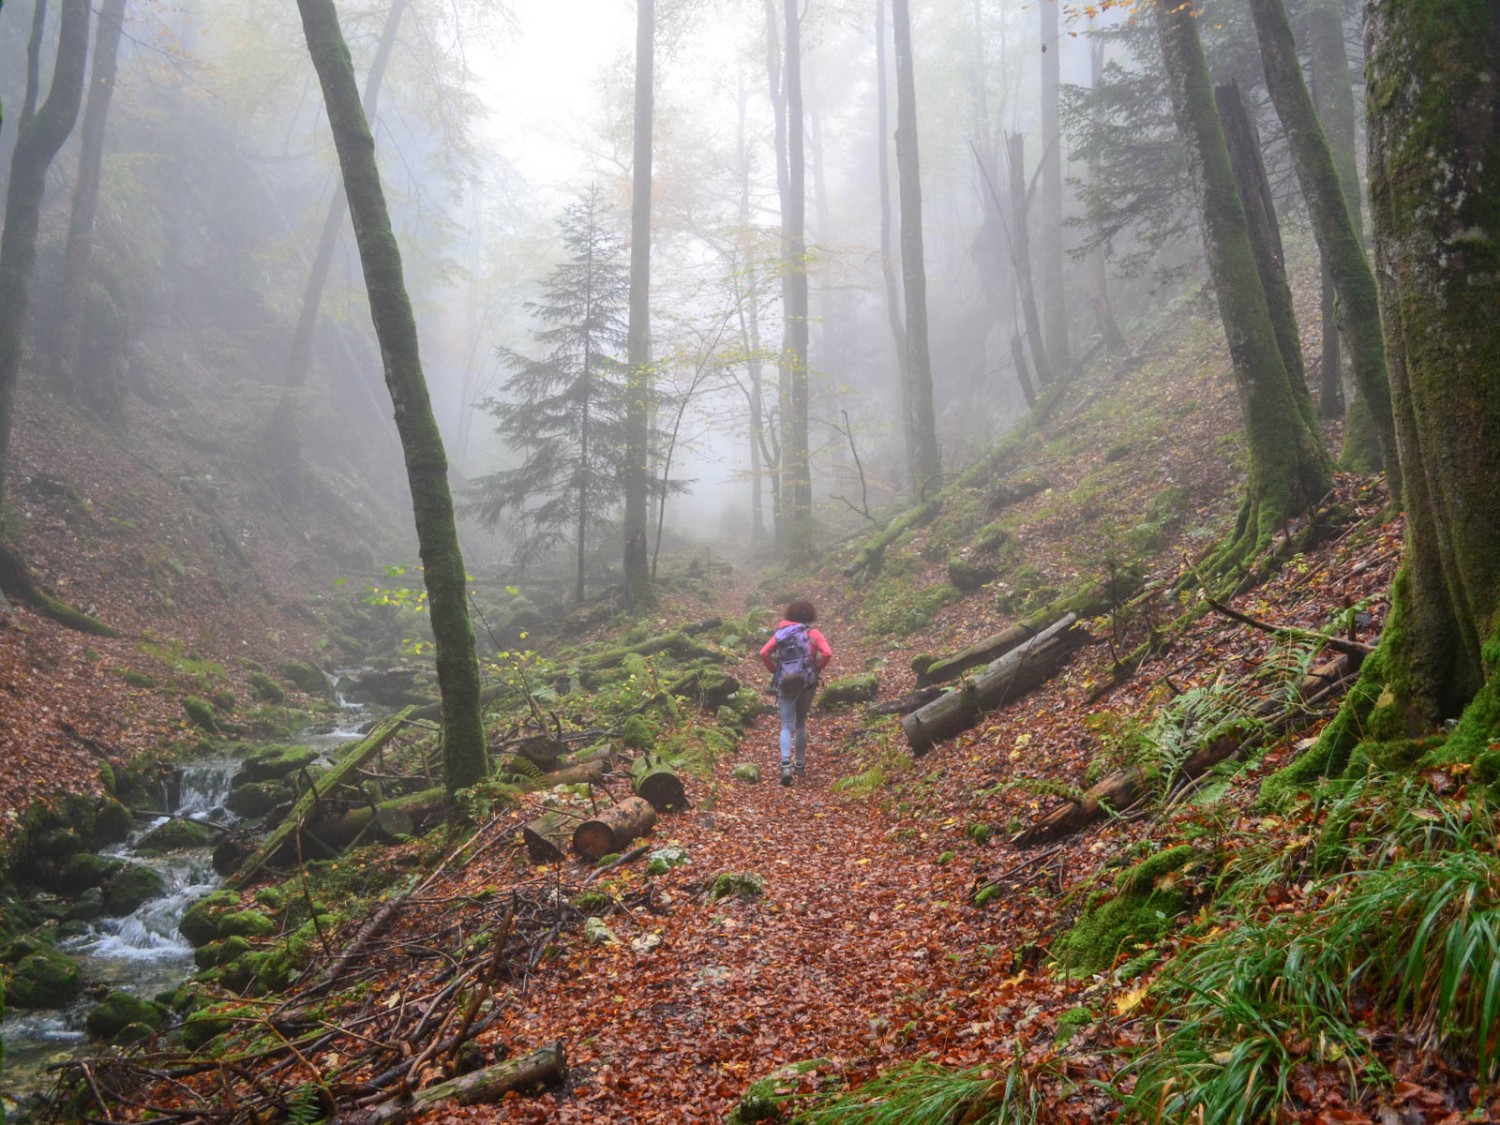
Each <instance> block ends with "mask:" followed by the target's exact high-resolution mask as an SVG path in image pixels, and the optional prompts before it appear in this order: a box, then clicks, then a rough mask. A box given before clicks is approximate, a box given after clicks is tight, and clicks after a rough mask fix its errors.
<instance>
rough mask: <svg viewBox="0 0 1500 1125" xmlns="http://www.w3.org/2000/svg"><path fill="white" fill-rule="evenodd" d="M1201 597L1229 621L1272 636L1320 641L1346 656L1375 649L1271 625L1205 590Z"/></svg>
mask: <svg viewBox="0 0 1500 1125" xmlns="http://www.w3.org/2000/svg"><path fill="white" fill-rule="evenodd" d="M1203 599H1204V601H1206V602H1207V603H1208V608H1209V609H1211V610H1213V611H1214V612H1215V613H1218V614H1221V615H1222V616H1224V617H1227V618H1229V619H1230V620H1231V621H1238V622H1239V623H1240V624H1241V625H1248V626H1249V627H1250V628H1252V629H1259V630H1260V631H1261V632H1262V633H1270V634H1271V635H1272V636H1278V635H1280V636H1292V637H1301V638H1303V639H1305V640H1310V641H1320V642H1322V643H1323V644H1325V645H1327V646H1328V647H1329V648H1331V649H1334V650H1335V651H1337V652H1342V653H1344V654H1345V655H1346V656H1355V657H1359V658H1361V659H1363V658H1364V657H1366V656H1369V655H1370V653H1372V652H1374V651H1375V646H1374V645H1367V644H1365V643H1364V642H1363V641H1350V640H1345V639H1344V638H1343V637H1337V636H1330V635H1328V634H1326V633H1319V632H1318V631H1317V630H1316V629H1301V628H1298V627H1297V626H1295V625H1272V624H1270V623H1269V622H1266V621H1259V620H1257V619H1256V618H1254V617H1251V616H1249V615H1248V614H1244V613H1241V612H1240V611H1239V610H1237V609H1230V608H1229V607H1228V606H1227V605H1224V604H1223V603H1222V602H1218V601H1215V600H1214V599H1213V598H1212V597H1210V596H1209V595H1208V594H1207V593H1206V592H1205V593H1204V595H1203Z"/></svg>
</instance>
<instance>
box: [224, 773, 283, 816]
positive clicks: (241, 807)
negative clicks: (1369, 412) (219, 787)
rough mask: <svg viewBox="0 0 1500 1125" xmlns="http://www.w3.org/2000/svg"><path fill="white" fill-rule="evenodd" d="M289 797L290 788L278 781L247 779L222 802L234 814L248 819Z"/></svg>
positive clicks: (262, 814)
mask: <svg viewBox="0 0 1500 1125" xmlns="http://www.w3.org/2000/svg"><path fill="white" fill-rule="evenodd" d="M290 799H291V790H290V789H288V788H287V787H286V786H285V785H283V784H281V783H280V782H278V781H247V782H245V784H243V785H236V786H235V787H234V789H233V790H231V791H230V794H229V798H228V799H227V800H226V801H225V802H224V804H225V806H226V807H227V808H228V809H229V811H230V812H232V813H234V815H235V816H238V817H242V818H244V819H246V820H250V819H253V818H255V817H260V816H265V815H266V813H268V812H270V811H271V810H272V809H274V808H275V807H276V806H277V805H279V804H281V803H282V802H284V801H288V800H290Z"/></svg>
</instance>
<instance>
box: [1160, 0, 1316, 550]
mask: <svg viewBox="0 0 1500 1125" xmlns="http://www.w3.org/2000/svg"><path fill="white" fill-rule="evenodd" d="M1155 21H1156V29H1157V36H1158V40H1159V42H1160V44H1161V54H1162V62H1163V64H1164V66H1165V69H1166V75H1167V82H1168V87H1169V90H1170V94H1171V99H1172V107H1173V111H1174V113H1175V116H1176V119H1177V128H1178V132H1179V133H1180V134H1181V137H1182V143H1183V147H1184V148H1185V149H1186V151H1187V160H1188V168H1189V170H1190V172H1191V174H1192V180H1193V188H1194V192H1195V194H1196V196H1197V200H1198V211H1199V217H1200V220H1201V224H1202V229H1203V245H1204V251H1205V255H1206V257H1207V259H1208V272H1209V276H1210V278H1211V279H1212V282H1213V287H1214V294H1215V296H1216V297H1217V299H1218V305H1219V316H1220V319H1222V321H1223V322H1224V334H1225V336H1226V338H1227V340H1228V344H1229V356H1230V362H1231V364H1232V366H1233V368H1234V378H1235V385H1236V387H1237V388H1238V390H1239V398H1240V408H1241V410H1242V412H1243V413H1244V418H1245V446H1246V459H1247V469H1248V476H1249V480H1248V482H1247V484H1246V494H1245V499H1244V502H1243V504H1242V505H1241V507H1240V513H1239V518H1238V520H1237V523H1236V526H1235V529H1234V533H1233V535H1232V536H1231V537H1230V539H1229V540H1228V541H1227V542H1226V543H1225V544H1224V545H1223V546H1222V547H1221V549H1220V550H1219V552H1218V553H1217V554H1216V556H1215V558H1214V559H1213V560H1212V562H1211V564H1210V568H1211V569H1214V570H1220V571H1224V572H1230V571H1233V570H1234V569H1236V568H1238V567H1241V566H1244V565H1247V564H1248V563H1249V561H1250V560H1251V559H1252V558H1254V556H1255V555H1256V554H1258V553H1259V552H1260V551H1261V549H1262V548H1264V547H1265V545H1266V544H1268V543H1269V542H1270V541H1271V537H1272V536H1273V535H1274V534H1275V533H1276V532H1277V531H1279V530H1280V529H1281V528H1282V527H1283V526H1284V524H1285V523H1286V521H1287V519H1288V518H1290V517H1291V516H1294V515H1297V514H1299V513H1300V512H1302V511H1305V510H1306V509H1307V507H1308V506H1309V505H1311V504H1312V503H1314V502H1316V501H1317V500H1318V499H1320V498H1321V497H1322V496H1323V495H1324V494H1325V493H1326V492H1327V491H1328V488H1329V485H1330V484H1331V483H1332V465H1331V464H1330V462H1329V459H1328V454H1327V453H1326V451H1325V450H1324V448H1323V441H1322V437H1321V435H1320V434H1319V431H1318V429H1317V425H1316V421H1315V419H1314V418H1313V417H1312V411H1311V404H1310V402H1309V400H1308V399H1307V396H1306V395H1305V394H1304V395H1302V396H1301V397H1300V398H1299V396H1298V395H1297V393H1296V392H1295V390H1294V388H1293V387H1292V382H1291V379H1290V377H1289V375H1288V373H1287V369H1286V364H1285V363H1284V362H1283V361H1282V357H1281V352H1280V350H1279V348H1278V345H1277V340H1276V332H1275V329H1274V328H1273V326H1272V323H1271V314H1270V311H1269V307H1268V305H1267V302H1266V294H1265V290H1264V289H1263V288H1262V286H1261V282H1260V278H1259V275H1258V273H1257V271H1256V265H1255V254H1254V251H1253V250H1252V249H1251V244H1250V234H1249V227H1248V223H1247V221H1246V218H1245V208H1244V205H1243V204H1242V203H1241V201H1240V195H1239V191H1238V188H1237V186H1236V184H1235V178H1234V172H1233V170H1232V168H1231V165H1230V160H1229V150H1228V146H1227V145H1226V143H1225V140H1224V129H1223V127H1222V125H1221V124H1220V121H1219V114H1218V111H1217V109H1216V107H1215V104H1214V95H1213V89H1212V86H1211V84H1210V81H1209V76H1208V66H1207V64H1206V63H1205V62H1204V58H1203V48H1202V46H1201V44H1200V42H1199V39H1198V27H1197V22H1198V21H1197V17H1196V16H1195V15H1194V13H1193V10H1192V8H1191V6H1188V5H1181V4H1171V3H1165V2H1164V3H1158V4H1157V5H1156V7H1155Z"/></svg>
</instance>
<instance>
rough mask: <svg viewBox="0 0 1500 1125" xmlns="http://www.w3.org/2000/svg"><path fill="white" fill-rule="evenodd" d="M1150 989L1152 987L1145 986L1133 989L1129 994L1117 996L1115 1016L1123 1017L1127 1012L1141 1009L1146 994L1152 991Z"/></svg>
mask: <svg viewBox="0 0 1500 1125" xmlns="http://www.w3.org/2000/svg"><path fill="white" fill-rule="evenodd" d="M1150 988H1151V986H1150V985H1146V984H1143V985H1141V986H1140V987H1139V988H1132V989H1131V990H1130V991H1129V992H1125V993H1122V994H1120V995H1119V996H1116V997H1115V1015H1117V1016H1123V1015H1124V1014H1125V1013H1126V1012H1129V1011H1133V1010H1134V1009H1136V1008H1138V1007H1140V1003H1141V1001H1142V1000H1144V999H1145V998H1146V993H1147V992H1148V991H1150Z"/></svg>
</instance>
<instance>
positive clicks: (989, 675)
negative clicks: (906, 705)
mask: <svg viewBox="0 0 1500 1125" xmlns="http://www.w3.org/2000/svg"><path fill="white" fill-rule="evenodd" d="M1077 620H1078V615H1077V614H1074V613H1070V614H1067V615H1066V616H1064V617H1063V618H1062V619H1061V620H1059V621H1057V622H1055V623H1054V624H1052V625H1051V626H1049V627H1048V628H1047V629H1044V630H1043V631H1042V632H1040V633H1038V634H1037V635H1036V636H1035V637H1033V638H1031V640H1029V641H1027V642H1026V643H1025V644H1023V645H1021V646H1020V647H1019V648H1016V649H1013V650H1011V651H1010V652H1009V653H1007V654H1006V655H1004V656H1002V657H1001V658H1000V659H999V660H996V661H994V662H993V663H992V664H990V665H989V666H988V667H987V668H986V669H985V670H984V671H983V672H982V673H980V674H979V675H978V676H976V677H975V678H974V679H973V680H970V681H967V682H965V683H964V684H963V685H961V686H960V687H959V688H958V690H956V691H950V692H948V693H946V694H945V695H941V696H939V697H938V698H937V699H935V700H933V701H932V702H931V703H929V704H927V705H926V706H925V707H922V708H920V709H919V710H916V711H913V712H912V713H911V714H909V715H907V716H906V717H905V718H903V719H902V720H901V730H902V732H903V733H904V734H905V735H906V741H907V744H908V745H909V746H910V747H911V751H912V753H913V754H918V755H921V754H925V753H926V752H927V751H928V750H929V749H931V747H932V745H933V743H935V742H942V741H943V740H944V739H948V738H952V737H953V736H954V735H956V734H959V733H960V732H962V731H966V730H968V729H969V728H970V727H972V726H974V725H975V724H976V723H978V722H979V720H980V718H981V717H982V716H983V714H984V712H985V711H988V710H993V709H994V708H996V707H1003V706H1005V705H1006V704H1009V703H1014V702H1015V701H1016V700H1017V699H1019V698H1021V696H1023V695H1025V694H1026V693H1027V692H1029V691H1031V690H1032V689H1033V688H1035V687H1038V686H1040V685H1041V684H1044V683H1046V682H1047V681H1048V680H1049V679H1051V678H1052V677H1053V676H1054V675H1055V674H1056V673H1057V672H1058V671H1060V670H1061V669H1062V668H1063V667H1064V666H1065V665H1066V664H1067V662H1068V660H1069V659H1070V658H1071V657H1072V655H1073V653H1074V651H1075V650H1076V649H1077V648H1078V647H1079V646H1080V645H1081V644H1083V643H1084V641H1085V640H1087V634H1085V633H1084V632H1083V630H1081V629H1078V628H1075V623H1076V622H1077Z"/></svg>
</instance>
